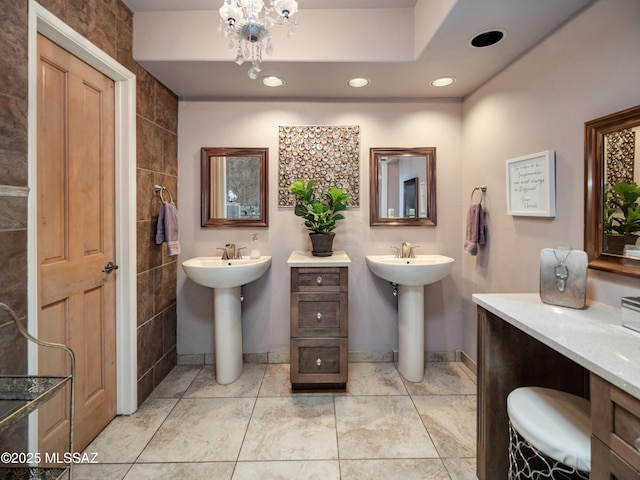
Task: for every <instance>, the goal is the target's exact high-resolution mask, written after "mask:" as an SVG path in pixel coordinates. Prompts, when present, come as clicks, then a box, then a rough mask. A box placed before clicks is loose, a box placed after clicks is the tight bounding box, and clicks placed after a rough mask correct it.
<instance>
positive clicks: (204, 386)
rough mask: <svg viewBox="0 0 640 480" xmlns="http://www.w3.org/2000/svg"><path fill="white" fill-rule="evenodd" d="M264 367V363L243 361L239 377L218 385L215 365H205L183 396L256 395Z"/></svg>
mask: <svg viewBox="0 0 640 480" xmlns="http://www.w3.org/2000/svg"><path fill="white" fill-rule="evenodd" d="M266 368H267V366H266V364H258V363H245V364H244V367H243V370H242V375H240V378H238V379H237V380H236V381H235V382H233V383H229V384H227V385H220V384H219V383H218V382H216V369H215V366H212V365H206V366H204V367H202V370H201V371H200V373H198V375H197V376H196V378H195V379H194V380H193V382H192V383H191V386H190V387H189V389H188V390H187V391H186V392H185V394H184V398H206V397H210V398H214V397H217V398H221V397H257V396H258V390H259V389H260V384H261V383H262V379H263V378H264V372H265V370H266Z"/></svg>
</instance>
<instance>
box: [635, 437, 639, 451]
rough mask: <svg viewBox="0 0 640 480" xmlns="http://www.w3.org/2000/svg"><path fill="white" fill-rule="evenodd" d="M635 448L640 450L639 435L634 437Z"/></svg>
mask: <svg viewBox="0 0 640 480" xmlns="http://www.w3.org/2000/svg"><path fill="white" fill-rule="evenodd" d="M636 450H638V451H639V452H640V437H638V438H636Z"/></svg>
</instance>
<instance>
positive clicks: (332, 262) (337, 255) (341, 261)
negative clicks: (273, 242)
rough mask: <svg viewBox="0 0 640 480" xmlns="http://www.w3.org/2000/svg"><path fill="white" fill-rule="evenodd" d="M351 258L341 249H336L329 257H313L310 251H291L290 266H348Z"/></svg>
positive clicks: (288, 262)
mask: <svg viewBox="0 0 640 480" xmlns="http://www.w3.org/2000/svg"><path fill="white" fill-rule="evenodd" d="M350 263H351V259H350V258H349V257H348V256H347V254H346V253H345V252H343V251H341V250H340V251H339V250H336V251H335V252H333V255H331V256H330V257H314V256H313V255H312V254H311V252H299V251H294V252H291V255H290V256H289V260H287V265H289V266H290V267H348V266H349V264H350Z"/></svg>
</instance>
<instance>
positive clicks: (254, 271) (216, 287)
mask: <svg viewBox="0 0 640 480" xmlns="http://www.w3.org/2000/svg"><path fill="white" fill-rule="evenodd" d="M269 265H271V257H270V256H265V255H263V256H261V257H260V258H258V259H249V258H246V259H245V258H242V259H237V260H222V259H221V258H220V257H196V258H191V259H189V260H186V261H185V262H183V263H182V268H183V270H184V272H185V273H186V274H187V277H189V278H190V279H191V280H193V281H194V282H196V283H198V284H200V285H203V286H205V287H210V288H213V301H214V304H213V318H214V320H213V321H214V331H215V350H216V351H215V355H216V381H217V382H218V383H220V384H223V385H225V384H227V383H232V382H234V381H235V380H237V378H238V377H239V376H240V375H241V374H242V321H241V316H240V287H241V286H242V285H245V284H247V283H251V282H253V281H254V280H257V279H258V278H260V277H261V276H262V274H263V273H264V272H266V271H267V269H268V268H269Z"/></svg>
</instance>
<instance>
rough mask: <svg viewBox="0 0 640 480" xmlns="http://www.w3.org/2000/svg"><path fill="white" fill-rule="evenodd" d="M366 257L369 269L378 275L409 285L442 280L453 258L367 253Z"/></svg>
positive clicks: (414, 285) (399, 283)
mask: <svg viewBox="0 0 640 480" xmlns="http://www.w3.org/2000/svg"><path fill="white" fill-rule="evenodd" d="M366 259H367V265H368V266H369V269H370V270H371V271H372V272H373V273H375V274H376V275H377V276H378V277H380V278H382V279H384V280H387V281H389V282H393V283H397V284H398V285H406V286H410V287H418V286H421V285H428V284H430V283H434V282H437V281H439V280H442V279H443V278H444V277H446V276H447V275H448V274H449V272H450V271H451V267H452V265H453V258H450V257H445V256H444V255H416V256H415V258H397V257H396V256H395V255H367V256H366Z"/></svg>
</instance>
